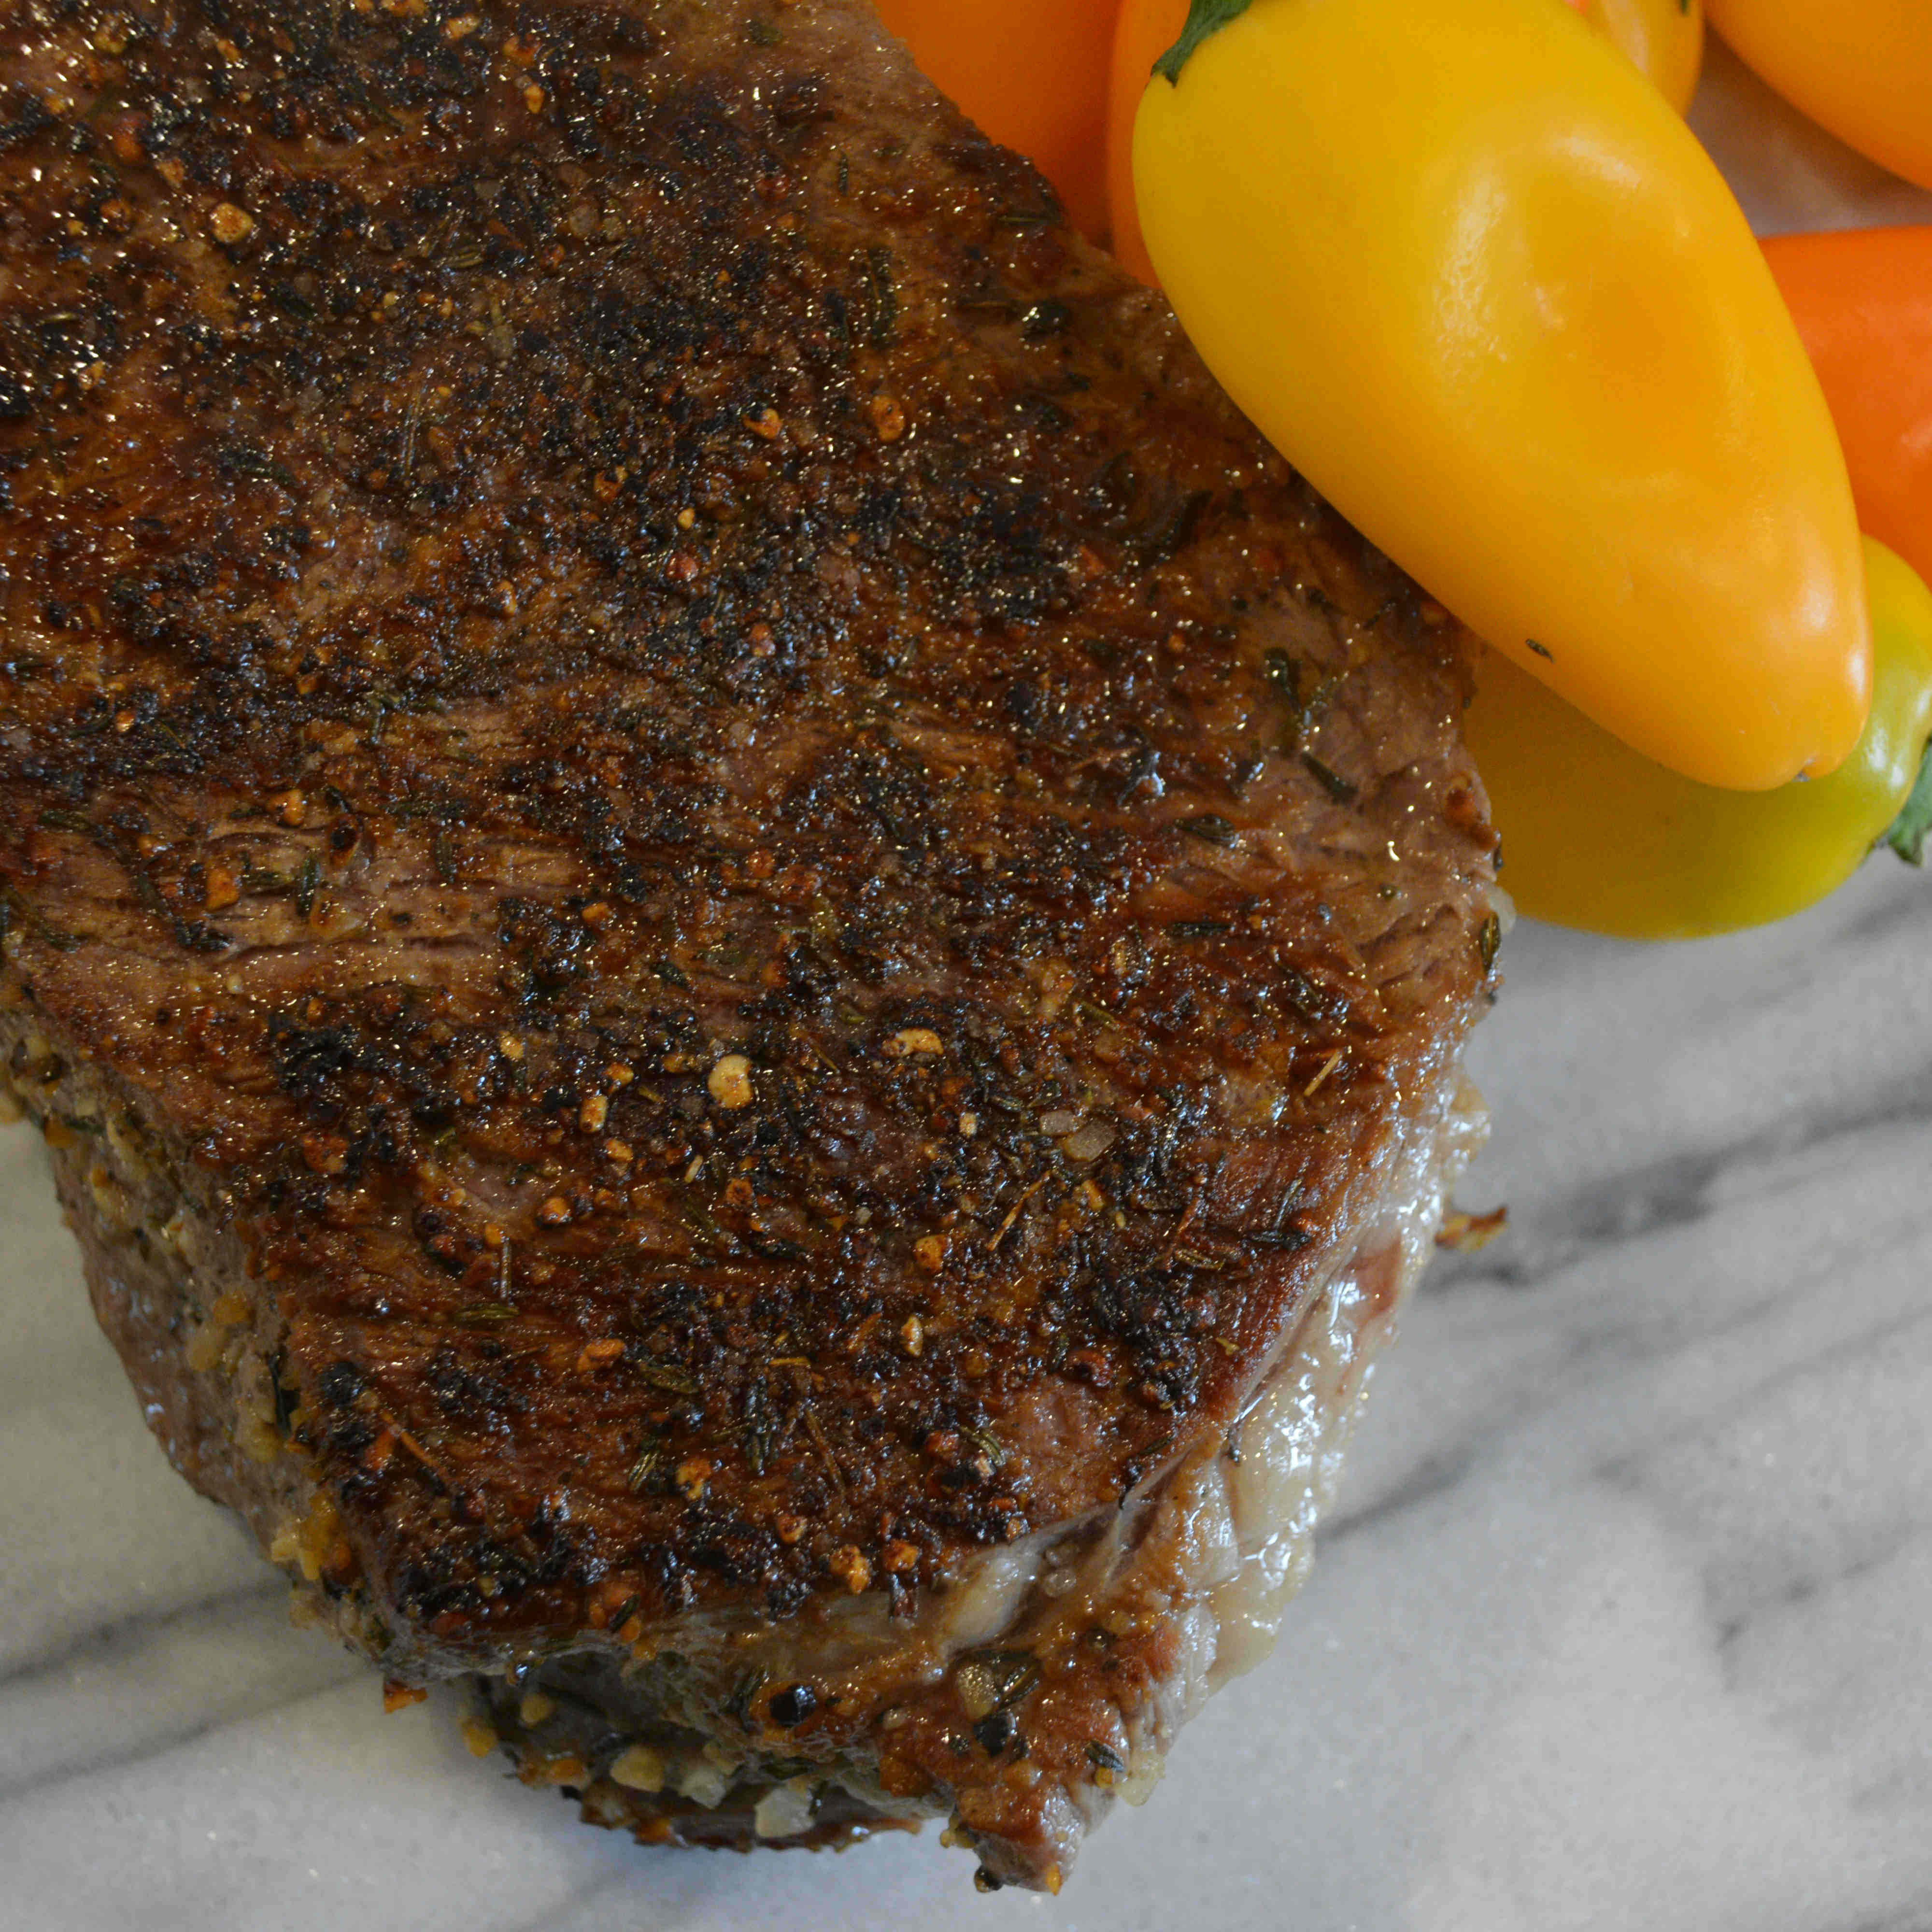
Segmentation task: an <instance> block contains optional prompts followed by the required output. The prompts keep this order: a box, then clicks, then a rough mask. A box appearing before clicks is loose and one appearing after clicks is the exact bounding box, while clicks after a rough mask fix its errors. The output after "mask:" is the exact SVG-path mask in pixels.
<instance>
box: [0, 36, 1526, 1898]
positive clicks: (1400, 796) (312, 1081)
mask: <svg viewBox="0 0 1932 1932" xmlns="http://www.w3.org/2000/svg"><path fill="white" fill-rule="evenodd" d="M5 14H6V32H5V36H4V40H0V219H4V223H5V242H4V254H3V255H0V507H4V511H5V519H4V524H0V600H4V601H3V602H0V613H3V614H0V805H4V823H0V887H4V893H5V900H4V911H0V920H4V926H0V931H3V932H4V956H5V966H4V971H0V1051H3V1052H4V1054H5V1062H4V1064H5V1067H6V1068H7V1077H8V1079H10V1082H11V1085H12V1087H13V1091H15V1093H16V1094H17V1096H18V1097H20V1099H21V1100H23V1101H24V1103H25V1104H26V1106H27V1107H28V1109H30V1110H31V1112H32V1113H33V1115H34V1117H35V1118H37V1120H38V1121H40V1122H41V1124H43V1127H45V1129H46V1133H47V1136H48V1139H49V1142H50V1143H51V1144H52V1147H53V1148H54V1150H55V1171H56V1173H57V1175H58V1179H59V1183H60V1185H61V1187H62V1192H63V1195H64V1198H65V1201H66V1203H67V1206H68V1211H69V1213H70V1214H71V1217H72V1219H73V1221H74V1226H75V1228H76V1229H77V1232H78V1233H79V1235H80V1238H81V1240H82V1242H83V1246H84V1247H85V1249H86V1255H87V1262H88V1271H89V1280H90V1282H91V1283H92V1291H93V1294H94V1296H95V1303H96V1306H97V1307H98V1310H99V1313H100V1314H101V1319H102V1321H103V1322H104V1325H105V1326H106V1327H107V1330H108V1331H109V1333H110V1334H111V1335H112V1336H113V1338H114V1340H115V1342H116V1343H117V1345H118V1346H119V1348H120V1349H121V1353H122V1355H123V1357H124V1359H125V1361H126V1362H127V1367H128V1368H129V1370H130V1373H131V1374H132V1376H133V1379H134V1381H135V1382H136V1385H137V1387H138V1388H139V1391H140V1393H141V1395H142V1400H143V1401H144V1403H145V1404H146V1406H147V1413H148V1417H149V1418H150V1420H151V1422H152V1424H153V1425H154V1427H155V1429H156V1430H157V1433H159V1435H160V1437H161V1439H162V1440H163V1442H164V1444H165V1445H166V1448H167V1449H168V1451H169V1454H170V1455H171V1456H172V1457H173V1459H174V1460H175V1463H176V1464H177V1465H178V1467H180V1468H181V1470H182V1471H183V1472H184V1474H185V1475H187V1476H188V1477H189V1478H190V1480H191V1481H193V1482H194V1483H196V1484H197V1485H198V1486H199V1487H200V1488H202V1490H204V1491H205V1492H206V1493H208V1495H210V1496H214V1497H216V1498H217V1499H220V1500H221V1501H223V1502H226V1503H229V1504H231V1505H233V1506H234V1507H235V1508H238V1509H239V1510H241V1511H243V1512H244V1513H245V1514H246V1515H247V1517H248V1519H249V1520H250V1521H251V1523H253V1524H254V1527H255V1529H256V1530H257V1532H258V1533H259V1534H260V1536H261V1538H262V1539H263V1542H264V1544H265V1545H266V1547H268V1550H269V1554H270V1556H272V1558H273V1559H274V1560H275V1562H278V1563H279V1564H281V1565H283V1566H284V1568H287V1570H288V1571H290V1574H291V1575H292V1576H293V1577H295V1578H296V1580H298V1586H299V1595H300V1598H301V1601H302V1604H304V1605H305V1607H306V1608H307V1609H308V1611H309V1612H310V1613H313V1614H314V1615H317V1616H320V1618H321V1619H324V1620H326V1622H329V1624H330V1625H332V1627H333V1628H335V1629H336V1630H337V1631H338V1632H340V1633H341V1634H342V1635H343V1636H344V1637H345V1638H347V1640H349V1641H350V1642H351V1643H356V1644H358V1645H360V1646H363V1647H365V1648H366V1649H368V1652H370V1653H371V1655H373V1656H374V1657H375V1658H377V1660H378V1661H380V1664H382V1666H383V1670H384V1671H385V1672H386V1674H387V1675H388V1676H389V1679H391V1680H392V1683H393V1685H395V1688H396V1692H397V1694H398V1695H404V1694H407V1692H408V1691H409V1689H410V1688H411V1687H416V1686H419V1685H424V1684H426V1683H428V1682H430V1681H431V1680H433V1679H440V1678H446V1677H449V1676H455V1675H460V1674H464V1673H481V1679H480V1681H481V1685H482V1690H481V1699H482V1705H483V1707H484V1711H483V1715H479V1716H478V1717H477V1718H475V1719H473V1720H472V1723H471V1726H470V1736H471V1737H472V1741H473V1742H475V1743H476V1744H477V1745H478V1748H479V1749H483V1750H487V1749H490V1748H492V1747H493V1745H495V1744H496V1743H497V1742H502V1744H504V1745H506V1746H508V1748H510V1749H511V1751H513V1752H514V1754H516V1755H517V1759H518V1761H519V1763H520V1764H521V1766H522V1767H523V1775H524V1776H525V1777H526V1779H527V1780H528V1781H530V1782H532V1783H533V1784H536V1783H544V1782H549V1783H552V1784H558V1785H561V1786H562V1787H565V1789H566V1790H568V1791H570V1792H571V1793H572V1794H573V1795H575V1796H580V1798H581V1800H582V1802H583V1805H584V1808H585V1810H586V1814H588V1815H589V1816H591V1817H594V1818H596V1819H598V1820H601V1821H603V1822H605V1823H622V1824H625V1825H628V1826H631V1827H632V1828H634V1829H636V1830H637V1832H639V1833H640V1835H641V1836H643V1837H644V1838H647V1839H655V1840H659V1841H662V1840H667V1839H670V1840H676V1841H685V1842H698V1843H739V1842H748V1841H751V1840H752V1839H754V1838H763V1839H766V1840H767V1841H772V1842H777V1843H818V1842H824V1841H827V1840H829V1839H832V1838H840V1837H844V1836H849V1835H852V1834H853V1833H854V1832H859V1831H862V1830H864V1829H868V1828H869V1827H871V1826H877V1825H879V1824H880V1823H901V1822H907V1821H910V1820H916V1819H917V1818H919V1817H922V1816H926V1815H931V1814H938V1815H941V1816H944V1815H947V1814H951V1815H952V1817H953V1820H954V1823H955V1826H956V1831H957V1833H958V1834H959V1836H960V1838H962V1839H963V1840H964V1841H966V1842H968V1843H971V1845H973V1846H974V1847H975V1848H976V1849H977V1851H978V1852H979V1855H980V1858H981V1859H982V1861H983V1865H984V1868H985V1870H986V1873H988V1874H989V1882H992V1881H994V1880H1005V1881H1016V1882H1022V1883H1029V1884H1035V1885H1048V1886H1049V1887H1052V1886H1056V1885H1058V1882H1059V1879H1060V1876H1061V1873H1064V1870H1066V1868H1067V1865H1068V1863H1069V1861H1070V1859H1071V1858H1073V1855H1074V1853H1075V1852H1076V1849H1077V1847H1078V1843H1079V1838H1080V1835H1081V1833H1082V1831H1083V1829H1085V1826H1087V1825H1088V1823H1091V1821H1092V1820H1094V1819H1095V1818H1096V1817H1097V1816H1098V1815H1099V1814H1100V1812H1101V1811H1103V1809H1104V1808H1105V1807H1106V1805H1107V1804H1108V1803H1109V1802H1110V1800H1111V1798H1112V1796H1114V1795H1115V1794H1117V1793H1121V1792H1122V1791H1126V1792H1127V1793H1129V1794H1130V1795H1133V1794H1134V1793H1137V1792H1139V1790H1142V1789H1144V1788H1145V1786H1146V1784H1148V1781H1150V1779H1151V1776H1152V1775H1153V1773H1154V1770H1155V1769H1157V1766H1158V1763H1159V1757H1160V1752H1161V1751H1162V1750H1163V1748H1164V1746H1165V1745H1166V1741H1167V1739H1169V1736H1171V1734H1172V1731H1173V1729H1174V1727H1175V1725H1176V1724H1178V1723H1179V1722H1180V1721H1181V1719H1182V1718H1184V1716H1185V1715H1187V1712H1188V1711H1189V1710H1190V1709H1191V1708H1192V1707H1193V1705H1194V1704H1195V1703H1196V1702H1198V1700H1199V1697H1200V1696H1202V1694H1204V1693H1205V1691H1206V1689H1207V1688H1209V1687H1210V1686H1211V1683H1212V1682H1215V1681H1217V1680H1218V1679H1219V1678H1220V1677H1221V1676H1225V1675H1226V1674H1227V1673H1229V1671H1230V1670H1234V1669H1237V1668H1239V1667H1241V1666H1242V1665H1243V1664H1245V1663H1246V1662H1247V1661H1252V1658H1253V1655H1254V1654H1255V1649H1256V1641H1257V1637H1258V1636H1259V1638H1260V1639H1262V1640H1265V1637H1266V1636H1267V1635H1268V1634H1271V1632H1272V1629H1273V1627H1274V1621H1275V1619H1277V1617H1278V1616H1279V1614H1280V1604H1281V1601H1282V1599H1283V1597H1284V1596H1285V1595H1286V1592H1287V1591H1288V1589H1290V1588H1291V1587H1292V1585H1293V1583H1295V1581H1296V1580H1298V1577H1299V1575H1300V1573H1301V1565H1302V1564H1303V1563H1304V1561H1305V1559H1306V1555H1307V1541H1308V1536H1309V1532H1310V1529H1311V1527H1312V1524H1313V1516H1314V1513H1315V1511H1316V1509H1317V1508H1319V1505H1320V1503H1321V1501H1322V1499H1323V1497H1324V1496H1325V1494H1326V1493H1327V1489H1328V1485H1329V1484H1330V1483H1331V1481H1332V1478H1333V1473H1334V1455H1335V1452H1336V1450H1337V1446H1338V1445H1339V1442H1340V1436H1341V1435H1342V1434H1343V1433H1344V1430H1345V1425H1346V1420H1347V1418H1348V1416H1349V1415H1350V1414H1351V1413H1352V1406H1353V1400H1354V1395H1355V1391H1356V1390H1357V1388H1358V1386H1359V1384H1360V1381H1361V1373H1362V1370H1363V1367H1364V1360H1365V1355H1366V1352H1367V1348H1368V1346H1369V1345H1370V1343H1372V1342H1373V1340H1375V1339H1376V1337H1378V1336H1379V1334H1381V1333H1382V1331H1383V1330H1384V1329H1385V1328H1386V1327H1387V1325H1388V1322H1387V1318H1388V1313H1389V1312H1390V1310H1391V1309H1392V1308H1393V1307H1394V1304H1395V1302H1396V1301H1397V1299H1398V1298H1399V1297H1400V1292H1401V1291H1402V1289H1403V1286H1404V1285H1405V1284H1406V1282H1407V1281H1408V1280H1409V1279H1410V1278H1412V1276H1413V1274H1414V1272H1415V1269H1416V1268H1418V1267H1419V1265H1420V1264H1421V1258H1422V1256H1423V1255H1424V1253H1425V1251H1426V1250H1427V1244H1428V1241H1429V1237H1430V1234H1431V1232H1433V1226H1434V1224H1435V1221H1436V1217H1437V1215H1438V1213H1439V1208H1440V1203H1441V1196H1442V1190H1443V1187H1444V1186H1445V1177H1446V1176H1447V1175H1448V1174H1449V1173H1451V1172H1453V1170H1454V1167H1455V1166H1456V1165H1457V1163H1458V1162H1459V1161H1460V1159H1461V1157H1462V1154H1463V1151H1464V1149H1465V1148H1466V1142H1467V1141H1468V1139H1469V1131H1468V1130H1469V1110H1468V1109H1466V1108H1464V1107H1461V1106H1460V1104H1459V1073H1458V1064H1459V1055H1460V1049H1461V1046H1462V1043H1463V1038H1464V1036H1465V1034H1466V1030H1467V1028H1468V1027H1469V1025H1470V1023H1471V1021H1472V1018H1473V1016H1475V1013H1477V1011H1478V1010H1479V1009H1480V1007H1481V1005H1482V1004H1483V1003H1484V999H1485V997H1486V993H1487V986H1488V983H1489V976H1490V969H1491V965H1492V962H1493V953H1494V946H1495V938H1496V931H1497V927H1496V916H1495V914H1494V913H1493V910H1492V909H1491V898H1490V881H1491V877H1492V871H1493V838H1492V836H1491V835H1490V832H1489V830H1488V828H1487V823H1486V821H1485V818H1484V807H1483V804H1482V801H1481V793H1480V790H1479V788H1478V785H1477V783H1476V781H1475V777H1474V775H1473V774H1472V771H1471V769H1470V767H1469V763H1468V760H1467V759H1466V756H1465V754H1464V753H1463V750H1462V748H1461V746H1460V742H1459V740H1458V737H1457V730H1456V717H1457V711H1458V709H1459V706H1460V700H1461V691H1462V685H1461V671H1460V642H1461V640H1460V637H1459V634H1457V632H1456V631H1455V630H1454V627H1453V626H1452V625H1450V624H1449V623H1448V621H1447V620H1446V619H1445V618H1444V617H1443V616H1442V613H1441V612H1440V611H1439V610H1434V609H1433V608H1431V607H1429V606H1427V604H1426V603H1425V602H1424V600H1422V599H1421V598H1420V597H1419V596H1418V593H1417V592H1415V589H1414V588H1413V586H1411V585H1410V584H1409V583H1408V582H1407V581H1406V580H1404V579H1403V578H1402V577H1400V575H1399V574H1397V572H1396V571H1394V569H1393V568H1391V567H1390V566H1389V565H1388V564H1387V563H1385V562H1383V561H1382V559H1380V558H1379V557H1378V556H1376V555H1375V554H1374V553H1373V552H1372V551H1370V550H1369V549H1368V548H1367V547H1366V546H1365V545H1364V544H1363V543H1362V542H1361V540H1360V539H1359V538H1357V537H1356V536H1355V535H1354V534H1353V533H1352V532H1350V531H1349V530H1348V529H1346V528H1345V527H1344V526H1342V525H1341V524H1340V523H1339V522H1338V521H1337V519H1336V518H1335V517H1334V516H1333V515H1332V514H1330V513H1329V512H1328V511H1327V510H1326V509H1325V508H1324V507H1323V506H1322V504H1321V503H1319V502H1318V501H1317V500H1316V499H1315V498H1314V497H1313V496H1312V495H1311V494H1310V492H1309V491H1308V490H1307V488H1306V487H1304V485H1303V484H1301V482H1300V481H1298V479H1297V478H1295V476H1294V475H1292V474H1291V473H1289V472H1288V471H1287V470H1286V469H1285V468H1284V466H1283V465H1282V463H1280V461H1279V460H1277V458H1275V457H1274V455H1271V452H1269V451H1268V449H1266V448H1265V446H1263V445H1262V443H1261V442H1260V440H1259V439H1258V438H1257V437H1256V436H1255V434H1253V431H1251V430H1250V428H1248V427H1247V425H1245V424H1244V422H1242V421H1241V419H1239V418H1238V416H1236V415H1235V413H1234V412H1233V410H1232V409H1231V408H1230V407H1229V405H1228V404H1227V403H1226V401H1224V400H1223V398H1222V397H1221V396H1220V395H1219V394H1218V392H1217V391H1216V390H1215V389H1214V386H1213V385H1212V384H1211V382H1210V380H1208V377H1207V376H1206V375H1205V372H1204V371H1202V368H1200V366H1199V364H1198V363H1197V362H1196V360H1195V359H1194V358H1193V356H1192V355H1191V354H1190V352H1189V351H1188V350H1187V347H1186V345H1185V344H1184V343H1183V342H1182V341H1181V339H1180V338H1179V337H1178V335H1177V333H1176V331H1175V326H1174V324H1173V323H1172V319H1171V318H1170V317H1169V314H1167V312H1166V310H1165V308H1163V306H1162V305H1160V303H1159V302H1157V300H1156V299H1154V298H1153V297H1151V296H1148V295H1146V294H1145V293H1141V292H1139V291H1138V290H1135V289H1133V287H1130V285H1129V284H1127V282H1126V281H1124V278H1122V277H1121V275H1119V274H1118V272H1116V271H1115V269H1114V268H1113V267H1112V266H1111V265H1110V264H1109V263H1107V262H1106V260H1103V259H1102V258H1101V257H1098V256H1097V255H1096V254H1094V252H1093V251H1091V250H1089V249H1088V248H1085V246H1084V245H1082V244H1081V243H1080V242H1079V241H1078V240H1077V239H1076V238H1075V237H1073V236H1072V235H1071V234H1070V233H1069V232H1068V231H1067V229H1066V228H1065V226H1064V225H1063V223H1062V222H1061V219H1060V217H1059V215H1058V211H1057V210H1056V209H1055V206H1054V205H1053V203H1052V199H1051V197H1050V195H1049V191H1048V190H1046V187H1045V186H1044V185H1043V183H1042V182H1041V181H1040V179H1039V178H1038V177H1037V175H1035V174H1034V172H1032V170H1031V169H1029V168H1028V166H1026V165H1025V163H1022V162H1021V161H1019V160H1016V158H1015V157H1013V156H1012V155H1010V154H1006V153H1004V152H1003V151H1000V150H998V149H997V148H994V147H992V146H991V145H989V144H988V143H987V142H985V141H984V140H983V139H981V138H980V137H979V136H977V134H976V133H974V130H972V129H971V127H968V125H967V124H965V122H964V121H962V120H961V118H959V116H958V115H956V113H953V111H952V110H950V109H949V108H948V107H947V106H945V105H944V104H943V103H942V102H941V101H940V100H939V99H938V98H937V96H936V95H935V94H934V93H933V92H932V90H931V89H929V87H928V86H926V83H924V82H922V80H920V78H919V76H918V75H917V74H916V72H915V71H914V70H913V68H912V66H911V65H910V62H908V60H907V58H906V56H905V55H904V52H903V51H902V50H901V49H899V48H898V47H897V46H895V45H894V44H893V43H890V42H889V41H887V40H885V39H884V38H883V37H882V36H881V34H880V32H879V31H878V30H877V27H876V26H875V24H874V22H873V20H872V18H871V14H870V13H869V10H868V9H867V8H866V7H865V6H864V5H862V4H859V0H818V4H803V0H800V4H792V5H778V4H776V0H726V4H718V5H708V6H702V7H700V6H694V5H688V4H683V0H659V3H658V4H650V3H649V0H639V4H635V5H631V6H628V7H625V6H622V5H610V6H601V5H572V4H569V0H530V4H520V5H497V4H495V3H494V0H350V4H349V5H337V4H334V0H327V4H325V0H277V4H275V5H270V4H268V0H167V4H166V5H160V4H148V0H133V4H129V5H121V6H118V7H115V8H112V9H110V8H108V7H101V6H95V5H82V4H74V0H41V4H35V5H23V4H21V0H7V5H6V6H5Z"/></svg>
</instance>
